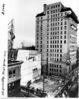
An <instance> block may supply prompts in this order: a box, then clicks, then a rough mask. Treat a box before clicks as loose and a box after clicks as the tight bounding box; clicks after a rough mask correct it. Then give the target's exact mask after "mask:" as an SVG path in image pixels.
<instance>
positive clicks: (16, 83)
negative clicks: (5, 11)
mask: <svg viewBox="0 0 79 99" xmlns="http://www.w3.org/2000/svg"><path fill="white" fill-rule="evenodd" d="M8 29H9V30H8V97H16V96H20V80H21V74H20V68H21V64H22V63H23V62H22V61H17V60H16V59H17V52H18V50H16V49H13V40H14V38H15V35H14V25H13V20H11V21H10V22H9V24H8Z"/></svg>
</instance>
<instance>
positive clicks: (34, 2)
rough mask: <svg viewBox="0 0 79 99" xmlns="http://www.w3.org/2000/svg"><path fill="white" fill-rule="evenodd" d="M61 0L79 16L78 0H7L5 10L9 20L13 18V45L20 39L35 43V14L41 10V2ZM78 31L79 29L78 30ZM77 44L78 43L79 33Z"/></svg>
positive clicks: (47, 2)
mask: <svg viewBox="0 0 79 99" xmlns="http://www.w3.org/2000/svg"><path fill="white" fill-rule="evenodd" d="M59 1H61V2H62V4H63V5H64V6H66V7H71V8H72V10H73V11H74V12H75V13H76V15H77V16H78V18H79V0H8V3H7V6H8V7H7V9H8V10H7V12H8V16H9V17H8V18H9V20H10V19H12V18H14V19H15V23H14V25H15V36H16V39H15V43H14V45H15V46H18V44H20V42H21V41H26V42H30V43H31V44H34V43H35V16H36V15H37V14H38V13H40V12H42V11H43V4H51V3H55V2H59ZM78 29H79V26H78ZM78 32H79V30H78ZM77 34H78V41H77V42H78V44H79V33H77Z"/></svg>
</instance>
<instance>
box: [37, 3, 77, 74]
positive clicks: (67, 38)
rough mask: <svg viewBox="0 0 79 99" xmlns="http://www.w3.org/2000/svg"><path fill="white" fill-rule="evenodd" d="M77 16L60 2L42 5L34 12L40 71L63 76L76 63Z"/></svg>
mask: <svg viewBox="0 0 79 99" xmlns="http://www.w3.org/2000/svg"><path fill="white" fill-rule="evenodd" d="M78 23H79V21H78V18H77V16H76V15H75V13H74V12H73V10H72V9H71V8H68V7H65V6H64V5H63V4H62V3H61V2H57V3H54V4H49V5H47V4H44V11H43V12H42V13H40V14H37V15H36V49H37V50H38V51H39V52H41V55H42V70H43V72H44V73H45V74H48V75H50V76H51V75H58V76H61V75H62V76H64V75H65V74H68V73H69V72H70V71H72V69H73V68H74V66H75V64H76V44H77V24H78Z"/></svg>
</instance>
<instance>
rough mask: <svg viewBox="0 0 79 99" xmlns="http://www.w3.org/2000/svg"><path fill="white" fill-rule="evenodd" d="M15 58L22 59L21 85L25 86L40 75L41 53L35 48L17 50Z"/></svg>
mask: <svg viewBox="0 0 79 99" xmlns="http://www.w3.org/2000/svg"><path fill="white" fill-rule="evenodd" d="M17 60H22V61H23V64H22V66H21V85H22V86H26V85H27V83H28V81H30V80H31V82H33V81H35V80H38V79H40V77H41V54H40V53H38V52H37V51H35V50H23V49H20V50H18V55H17Z"/></svg>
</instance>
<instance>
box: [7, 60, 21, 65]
mask: <svg viewBox="0 0 79 99" xmlns="http://www.w3.org/2000/svg"><path fill="white" fill-rule="evenodd" d="M22 63H23V61H16V60H8V66H14V65H18V64H22Z"/></svg>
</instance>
